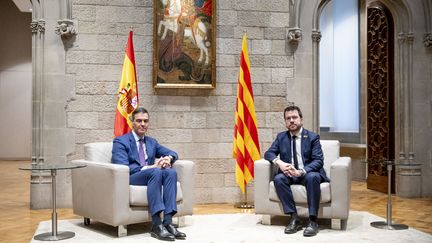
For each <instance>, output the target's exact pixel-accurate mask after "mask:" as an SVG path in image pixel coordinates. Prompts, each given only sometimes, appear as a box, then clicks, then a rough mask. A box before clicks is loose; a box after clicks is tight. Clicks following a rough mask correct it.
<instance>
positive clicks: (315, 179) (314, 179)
mask: <svg viewBox="0 0 432 243" xmlns="http://www.w3.org/2000/svg"><path fill="white" fill-rule="evenodd" d="M305 181H306V183H320V182H321V175H320V173H318V172H309V173H307V174H306V175H305Z"/></svg>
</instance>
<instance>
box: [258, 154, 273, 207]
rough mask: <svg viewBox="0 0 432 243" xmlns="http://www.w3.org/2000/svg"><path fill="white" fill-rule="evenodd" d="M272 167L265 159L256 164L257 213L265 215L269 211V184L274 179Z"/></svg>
mask: <svg viewBox="0 0 432 243" xmlns="http://www.w3.org/2000/svg"><path fill="white" fill-rule="evenodd" d="M272 166H273V165H272V164H271V163H270V162H268V161H267V160H265V159H260V160H257V161H255V163H254V197H255V213H265V212H267V210H268V206H269V205H268V200H269V194H270V188H269V183H270V181H271V180H272V179H273V178H271V174H272Z"/></svg>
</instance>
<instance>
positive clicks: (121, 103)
mask: <svg viewBox="0 0 432 243" xmlns="http://www.w3.org/2000/svg"><path fill="white" fill-rule="evenodd" d="M138 105H139V100H138V85H137V80H136V70H135V56H134V49H133V42H132V31H130V32H129V38H128V42H127V45H126V54H125V58H124V61H123V71H122V76H121V80H120V86H119V88H118V91H117V109H116V116H115V121H114V136H115V137H118V136H121V135H123V134H126V133H128V132H130V131H131V128H132V122H131V121H130V119H129V116H130V115H131V114H132V112H133V111H134V110H135V109H136V108H137V107H138Z"/></svg>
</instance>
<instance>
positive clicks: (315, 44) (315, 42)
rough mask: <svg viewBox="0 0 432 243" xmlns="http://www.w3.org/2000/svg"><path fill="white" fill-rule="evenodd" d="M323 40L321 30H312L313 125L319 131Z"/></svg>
mask: <svg viewBox="0 0 432 243" xmlns="http://www.w3.org/2000/svg"><path fill="white" fill-rule="evenodd" d="M320 41H321V31H318V30H312V53H313V55H314V57H313V63H312V69H313V70H312V80H313V82H312V94H317V95H313V96H312V99H313V101H312V102H313V104H312V114H314V117H313V121H312V127H313V129H314V131H316V132H319V115H318V114H319V112H318V109H319V43H320Z"/></svg>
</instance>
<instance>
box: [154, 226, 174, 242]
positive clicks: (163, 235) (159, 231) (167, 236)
mask: <svg viewBox="0 0 432 243" xmlns="http://www.w3.org/2000/svg"><path fill="white" fill-rule="evenodd" d="M150 235H151V236H152V237H154V238H156V239H158V240H166V241H174V240H175V237H174V235H172V234H171V233H170V232H168V230H167V229H166V228H165V226H163V224H160V225H153V227H152V230H151V233H150Z"/></svg>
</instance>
